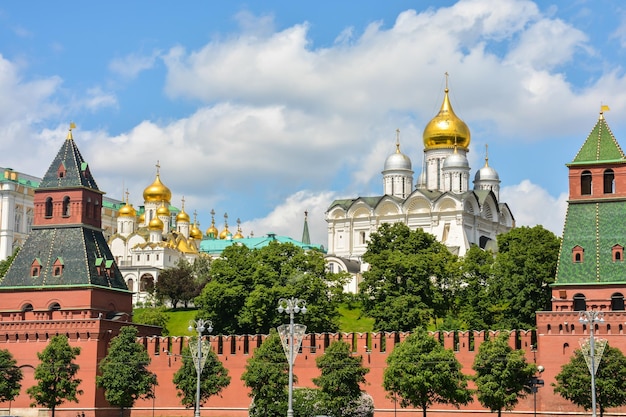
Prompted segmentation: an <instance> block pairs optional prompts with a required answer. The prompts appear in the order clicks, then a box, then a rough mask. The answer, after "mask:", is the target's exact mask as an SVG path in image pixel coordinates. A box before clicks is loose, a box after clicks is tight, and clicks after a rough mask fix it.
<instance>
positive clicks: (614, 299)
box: [611, 292, 624, 311]
mask: <svg viewBox="0 0 626 417" xmlns="http://www.w3.org/2000/svg"><path fill="white" fill-rule="evenodd" d="M611 310H613V311H624V295H623V294H622V293H620V292H616V293H614V294H613V295H612V296H611Z"/></svg>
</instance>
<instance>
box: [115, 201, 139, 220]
mask: <svg viewBox="0 0 626 417" xmlns="http://www.w3.org/2000/svg"><path fill="white" fill-rule="evenodd" d="M117 215H118V217H136V216H137V210H135V209H134V208H133V206H132V204H128V202H127V203H126V204H124V205H123V206H122V207H121V208H120V210H119V211H118V212H117Z"/></svg>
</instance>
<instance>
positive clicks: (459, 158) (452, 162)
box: [443, 152, 469, 169]
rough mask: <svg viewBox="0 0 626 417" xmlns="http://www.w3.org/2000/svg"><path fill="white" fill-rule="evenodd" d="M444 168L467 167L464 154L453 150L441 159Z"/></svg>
mask: <svg viewBox="0 0 626 417" xmlns="http://www.w3.org/2000/svg"><path fill="white" fill-rule="evenodd" d="M446 168H449V169H450V168H469V162H468V161H467V158H466V157H465V156H464V155H461V154H460V153H457V152H455V153H453V154H452V155H450V156H448V157H447V158H446V159H445V160H444V161H443V169H446Z"/></svg>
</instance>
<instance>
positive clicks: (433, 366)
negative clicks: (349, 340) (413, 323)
mask: <svg viewBox="0 0 626 417" xmlns="http://www.w3.org/2000/svg"><path fill="white" fill-rule="evenodd" d="M467 380H468V377H467V376H466V375H464V374H463V373H462V372H461V364H460V363H459V361H458V360H457V359H456V357H455V356H454V352H452V351H451V350H449V349H445V348H444V347H443V346H442V345H441V343H439V342H438V341H437V340H435V339H434V338H433V337H431V336H429V335H428V334H427V333H426V330H424V329H423V328H418V329H417V330H416V331H415V332H414V333H412V334H410V335H409V336H408V337H407V338H406V339H405V340H404V341H402V342H401V343H400V344H398V345H396V347H395V348H394V349H393V351H392V352H391V354H389V356H388V357H387V368H386V369H385V371H384V374H383V387H384V388H385V390H387V391H388V392H389V393H390V394H392V395H393V397H394V399H395V398H397V397H400V406H401V407H403V408H404V407H408V406H412V407H416V408H421V409H422V414H423V416H424V417H426V412H427V409H428V408H429V407H430V406H431V405H433V404H435V403H440V404H451V405H454V406H456V407H459V406H460V405H465V404H467V403H469V402H470V401H471V400H472V393H471V391H470V390H469V389H468V388H467Z"/></svg>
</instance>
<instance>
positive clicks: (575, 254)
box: [572, 245, 585, 264]
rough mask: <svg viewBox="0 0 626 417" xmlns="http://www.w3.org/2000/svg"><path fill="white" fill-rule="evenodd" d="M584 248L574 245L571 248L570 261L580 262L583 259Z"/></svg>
mask: <svg viewBox="0 0 626 417" xmlns="http://www.w3.org/2000/svg"><path fill="white" fill-rule="evenodd" d="M584 255H585V250H584V249H583V248H582V246H579V245H576V246H574V248H573V249H572V262H574V263H577V264H579V263H581V262H582V261H583V260H584Z"/></svg>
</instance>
